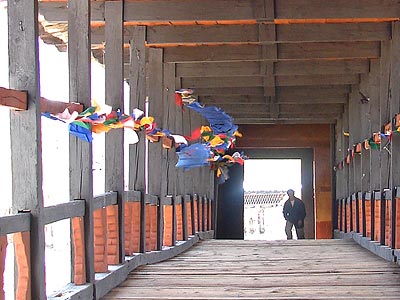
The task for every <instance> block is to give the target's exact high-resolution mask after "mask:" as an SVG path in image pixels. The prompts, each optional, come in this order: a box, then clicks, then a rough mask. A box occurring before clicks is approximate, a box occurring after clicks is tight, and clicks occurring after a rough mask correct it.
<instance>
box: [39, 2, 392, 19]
mask: <svg viewBox="0 0 400 300" xmlns="http://www.w3.org/2000/svg"><path fill="white" fill-rule="evenodd" d="M260 1H264V0H257V1H241V0H202V1H197V0H186V1H180V0H169V1H165V0H153V1H142V0H130V1H125V4H124V8H125V9H124V20H125V21H128V22H136V23H139V24H142V25H143V24H151V23H156V24H160V23H168V22H194V21H216V20H221V21H245V20H252V19H255V18H256V17H259V13H257V10H256V8H257V7H259V6H260V4H259V2H260ZM39 4H40V12H41V13H42V14H43V15H44V16H45V17H46V19H47V20H49V21H63V20H64V21H65V20H66V19H67V17H66V15H67V1H51V2H47V1H41V2H39ZM92 6H93V7H92V15H93V18H92V20H93V21H102V20H104V1H93V4H92ZM56 8H59V9H58V10H57V9H56ZM257 15H258V16H257ZM399 15H400V5H399V3H398V1H394V0H379V1H378V0H359V1H347V0H331V1H329V2H326V1H324V0H311V1H309V0H280V1H276V3H275V20H281V22H284V21H285V20H286V21H292V22H296V21H297V22H304V19H314V20H319V21H321V22H323V21H325V22H326V21H329V19H331V20H333V21H334V20H340V19H354V18H356V19H398V16H399ZM269 19H270V17H268V18H266V20H269ZM327 19H328V20H327Z"/></svg>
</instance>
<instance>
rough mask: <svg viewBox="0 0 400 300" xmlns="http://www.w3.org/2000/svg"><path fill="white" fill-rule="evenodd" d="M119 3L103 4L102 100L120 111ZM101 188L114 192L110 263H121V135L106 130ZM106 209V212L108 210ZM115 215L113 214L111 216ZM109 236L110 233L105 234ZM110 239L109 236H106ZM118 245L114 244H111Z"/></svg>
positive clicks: (121, 81)
mask: <svg viewBox="0 0 400 300" xmlns="http://www.w3.org/2000/svg"><path fill="white" fill-rule="evenodd" d="M123 19H124V18H123V1H107V2H105V40H106V45H105V54H104V62H105V101H106V104H108V105H110V106H111V107H112V108H113V109H121V111H122V112H124V68H123V66H124V60H123V50H124V49H123V46H124V45H123V41H124V40H123ZM105 188H106V191H115V192H117V203H118V206H117V212H116V215H117V216H118V219H117V220H116V221H117V222H116V224H114V225H113V226H116V228H115V229H116V231H115V232H116V233H117V237H116V239H115V240H114V241H110V243H112V244H110V245H109V246H112V247H111V248H110V249H113V250H112V251H114V248H115V251H116V253H115V254H116V257H115V259H111V260H110V263H112V264H118V263H123V262H124V261H125V253H124V251H125V250H124V249H125V245H124V243H125V238H124V230H122V228H123V227H124V208H125V207H124V203H123V193H124V132H123V129H114V130H110V131H109V132H108V133H107V134H106V136H105ZM108 210H110V209H108ZM114 215H115V214H113V216H114ZM109 233H110V234H111V232H109ZM110 236H111V235H110ZM116 241H117V242H118V244H116V245H114V242H116Z"/></svg>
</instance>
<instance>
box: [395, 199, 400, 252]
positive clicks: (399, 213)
mask: <svg viewBox="0 0 400 300" xmlns="http://www.w3.org/2000/svg"><path fill="white" fill-rule="evenodd" d="M395 247H396V249H400V198H396V242H395Z"/></svg>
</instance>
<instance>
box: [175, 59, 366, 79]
mask: <svg viewBox="0 0 400 300" xmlns="http://www.w3.org/2000/svg"><path fill="white" fill-rule="evenodd" d="M260 72H261V69H260V64H259V63H258V62H216V63H211V62H206V63H204V62H203V63H181V64H177V65H176V77H219V76H222V77H225V76H227V75H228V74H229V75H230V76H256V75H259V74H260ZM368 72H369V61H368V60H367V59H354V60H334V61H330V60H329V61H324V60H322V61H321V60H315V61H309V60H307V61H278V62H276V63H274V75H317V74H362V73H368ZM264 75H265V74H264Z"/></svg>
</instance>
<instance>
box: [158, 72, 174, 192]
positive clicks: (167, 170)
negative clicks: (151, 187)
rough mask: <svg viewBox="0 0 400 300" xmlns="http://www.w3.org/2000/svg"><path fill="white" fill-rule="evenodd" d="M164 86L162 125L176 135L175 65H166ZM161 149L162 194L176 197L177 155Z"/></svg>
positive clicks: (171, 151)
mask: <svg viewBox="0 0 400 300" xmlns="http://www.w3.org/2000/svg"><path fill="white" fill-rule="evenodd" d="M163 72H164V74H163V77H162V78H163V86H164V93H163V95H162V96H163V99H162V104H160V105H161V106H162V110H163V112H164V113H163V116H162V124H164V126H165V127H166V128H168V130H170V131H171V133H174V132H175V130H176V124H175V118H176V117H177V115H178V113H177V108H178V107H177V106H176V104H175V64H164V67H163ZM157 146H158V147H159V148H160V149H161V152H160V155H162V158H159V161H160V163H161V168H160V167H159V169H160V170H162V171H161V175H160V176H161V194H160V195H162V196H166V195H171V196H175V195H176V187H177V181H178V178H177V169H176V168H175V164H176V161H177V160H176V157H177V155H176V153H175V151H173V150H171V149H166V148H164V146H163V145H161V143H159V144H158V145H157Z"/></svg>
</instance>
